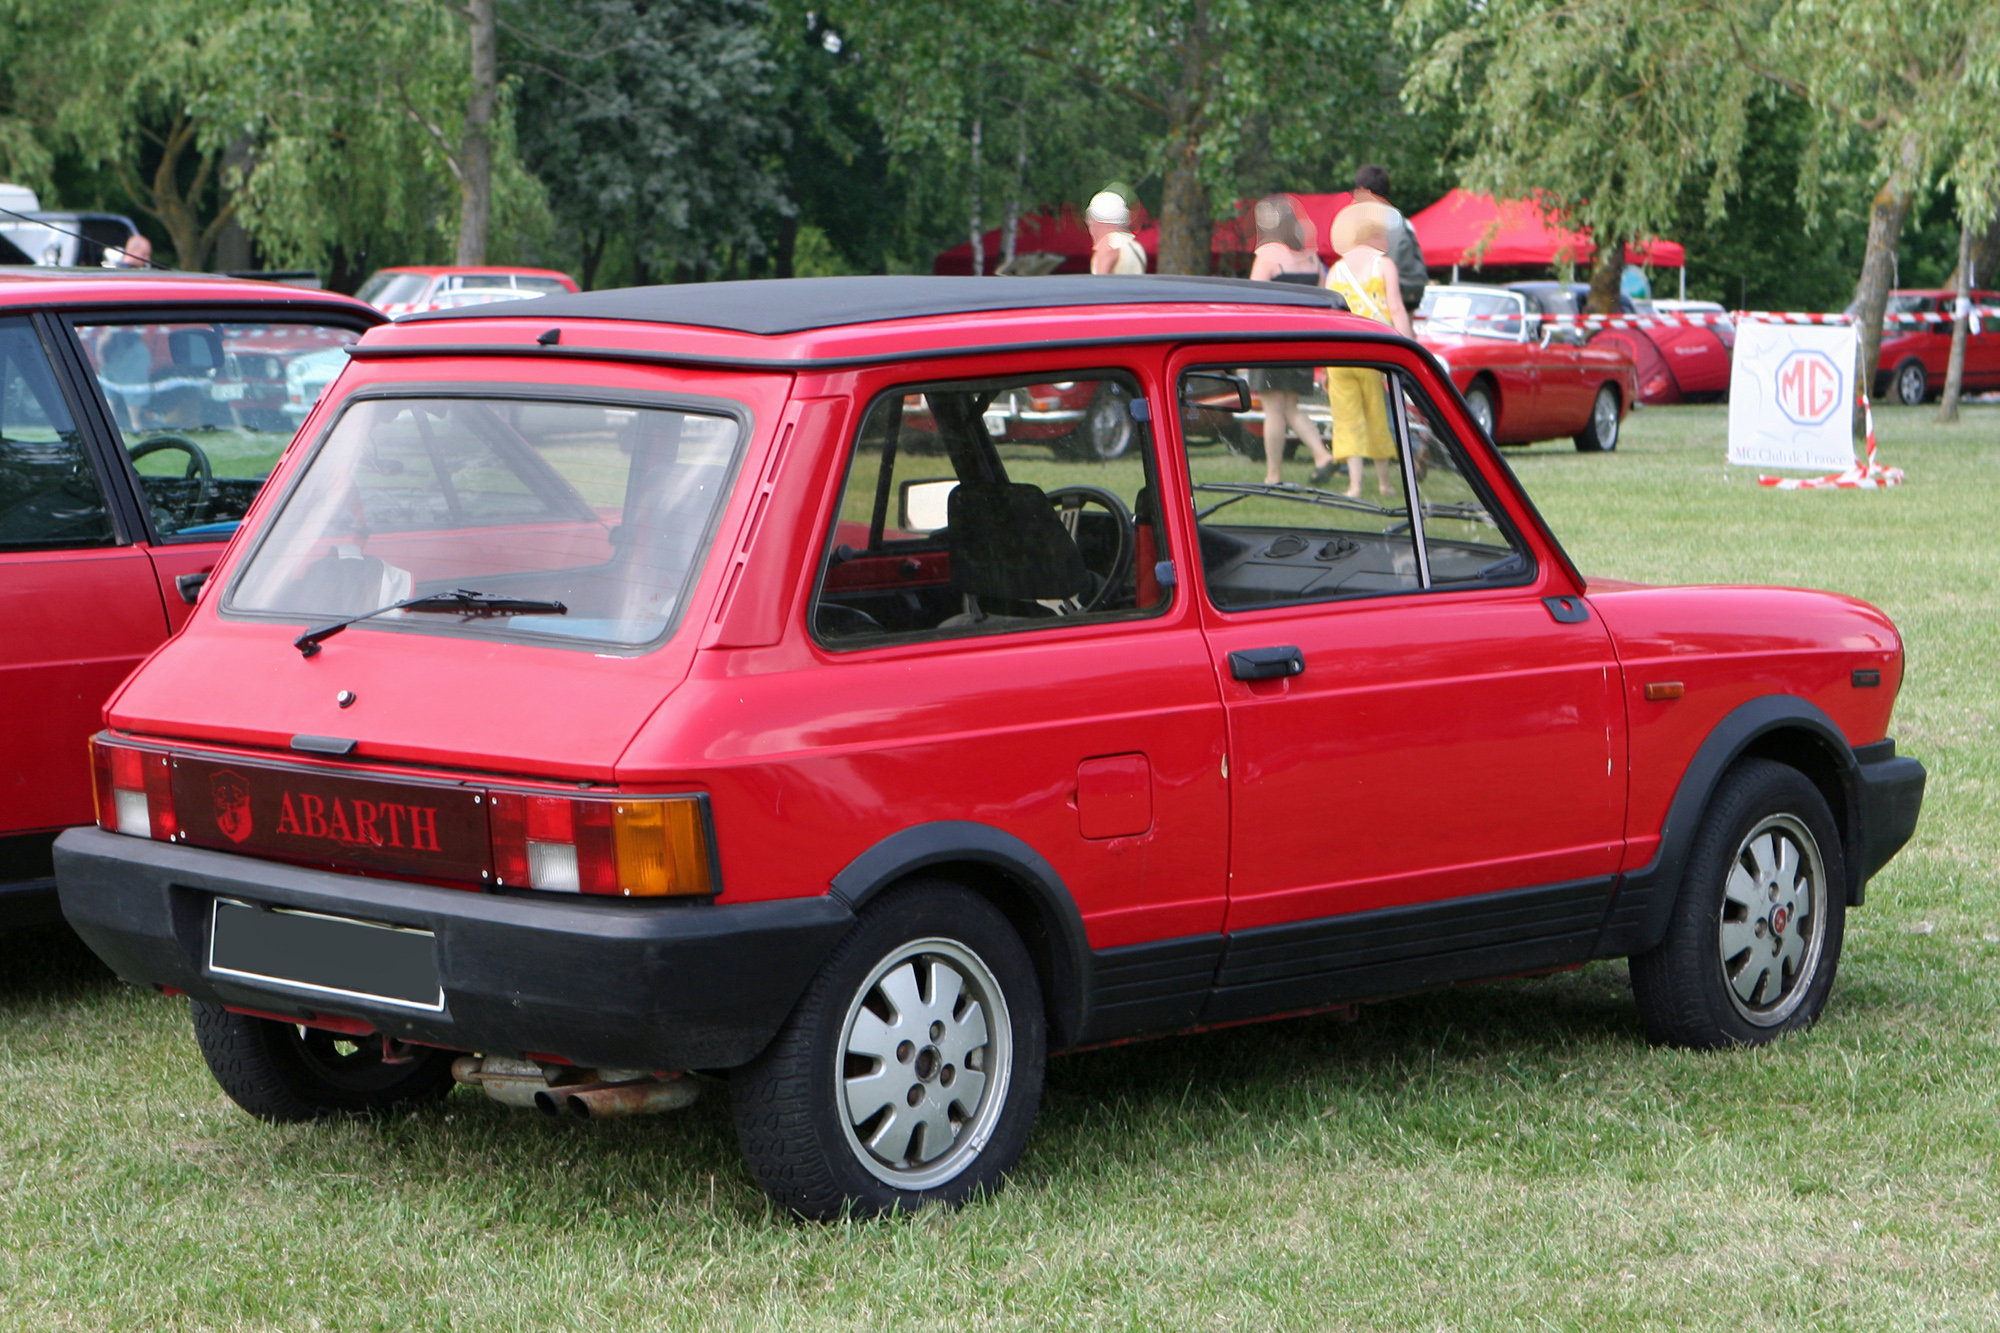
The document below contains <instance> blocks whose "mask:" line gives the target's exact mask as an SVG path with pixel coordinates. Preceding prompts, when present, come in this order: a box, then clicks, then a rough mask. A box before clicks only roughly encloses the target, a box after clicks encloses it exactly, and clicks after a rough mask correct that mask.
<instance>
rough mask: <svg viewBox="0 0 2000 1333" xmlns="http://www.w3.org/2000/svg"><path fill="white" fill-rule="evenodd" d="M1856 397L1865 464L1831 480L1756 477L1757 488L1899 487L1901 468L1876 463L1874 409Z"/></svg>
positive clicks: (1787, 489)
mask: <svg viewBox="0 0 2000 1333" xmlns="http://www.w3.org/2000/svg"><path fill="white" fill-rule="evenodd" d="M1856 397H1857V399H1858V400H1859V401H1860V403H1861V416H1862V421H1863V422H1864V424H1865V425H1866V426H1867V432H1868V458H1867V460H1866V461H1865V462H1860V463H1856V464H1855V465H1854V466H1853V467H1851V468H1849V469H1847V471H1845V472H1840V473H1836V474H1834V475H1833V476H1831V477H1759V478H1757V484H1758V485H1759V486H1769V487H1772V488H1774V489H1776V490H1780V491H1819V490H1835V489H1838V490H1860V491H1875V490H1884V489H1887V488H1888V487H1890V486H1900V485H1902V484H1903V469H1901V468H1899V467H1882V466H1881V465H1880V464H1878V463H1876V461H1875V408H1874V406H1873V404H1871V403H1870V402H1869V401H1868V395H1867V394H1865V393H1863V394H1857V395H1856Z"/></svg>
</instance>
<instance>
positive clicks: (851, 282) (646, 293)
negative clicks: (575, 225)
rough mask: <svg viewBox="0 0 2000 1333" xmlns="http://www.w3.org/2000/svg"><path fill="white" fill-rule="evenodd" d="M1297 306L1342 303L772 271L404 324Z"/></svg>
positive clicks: (1243, 289)
mask: <svg viewBox="0 0 2000 1333" xmlns="http://www.w3.org/2000/svg"><path fill="white" fill-rule="evenodd" d="M1218 302H1221V303H1226V304H1229V305H1269V306H1299V307H1304V308H1306V309H1318V310H1344V309H1346V308H1347V307H1346V304H1345V303H1344V302H1343V301H1341V299H1340V298H1339V297H1338V296H1337V295H1336V294H1334V293H1332V292H1329V291H1325V290H1323V289H1320V288H1316V287H1305V286H1300V285H1298V284H1295V283H1283V282H1248V281H1245V280H1243V279H1240V278H1181V277H1155V276H1151V275H1146V276H1140V275H1136V274H1135V275H1132V276H1128V277H1092V276H1089V275H1084V274H1076V275H1068V276H1061V277H1046V278H935V277H900V276H890V277H852V278H783V279H781V278H771V279H764V280H753V281H746V282H690V283H680V284H676V285H674V286H669V287H622V288H617V289H614V290H611V291H602V292H579V293H561V294H559V295H555V296H542V297H537V298H536V299H534V300H532V301H497V302H494V303H493V304H491V305H484V306H474V307H471V308H469V309H465V310H440V311H433V312H431V313H428V314H422V315H412V316H408V317H406V318H405V320H404V321H403V322H404V323H417V322H427V321H431V320H469V319H500V318H525V319H549V320H561V319H623V320H639V321H643V322H647V323H655V324H691V325H694V326H696V327H699V328H710V329H731V330H734V331H736V332H738V333H761V334H773V333H800V332H803V331H805V330H807V329H827V328H837V327H839V326H841V325H845V324H867V323H872V322H874V321H876V320H884V319H916V318H921V317H923V316H927V315H970V314H979V313H981V312H984V311H989V310H1032V309H1034V308H1036V307H1038V306H1092V305H1102V306H1109V305H1158V304H1161V303H1194V304H1201V305H1212V304H1215V303H1218Z"/></svg>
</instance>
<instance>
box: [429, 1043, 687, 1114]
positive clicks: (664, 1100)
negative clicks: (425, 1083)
mask: <svg viewBox="0 0 2000 1333" xmlns="http://www.w3.org/2000/svg"><path fill="white" fill-rule="evenodd" d="M451 1076H452V1077H453V1078H454V1079H456V1080H458V1081H459V1082H460V1083H464V1084H467V1085H468V1086H471V1087H476V1088H478V1089H479V1090H480V1091H481V1092H484V1093H485V1094H486V1095H487V1096H488V1097H491V1098H492V1099H493V1100H494V1101H496V1102H499V1103H501V1104H502V1105H504V1106H520V1107H532V1108H533V1109H535V1110H537V1111H540V1112H541V1113H542V1114H543V1115H547V1116H562V1115H569V1116H574V1117H575V1118H576V1119H578V1120H610V1119H614V1118H616V1117H619V1116H628V1115H651V1114H654V1113H656V1112H659V1111H674V1110H678V1109H680V1108H681V1107H683V1106H686V1105H688V1104H689V1103H690V1102H692V1101H694V1099H695V1098H696V1097H697V1096H699V1095H700V1092H701V1089H700V1088H699V1087H697V1086H696V1084H695V1081H694V1080H693V1079H691V1078H688V1077H687V1076H686V1075H684V1074H678V1073H675V1074H667V1075H664V1076H662V1075H655V1074H650V1073H647V1072H646V1071H645V1070H643V1069H578V1068H575V1067H574V1066H571V1065H546V1066H544V1065H540V1064H537V1063H535V1062H534V1061H532V1060H510V1059H508V1058H507V1057H505V1056H499V1055H484V1056H481V1055H461V1056H460V1057H459V1058H458V1059H456V1060H454V1061H452V1062H451Z"/></svg>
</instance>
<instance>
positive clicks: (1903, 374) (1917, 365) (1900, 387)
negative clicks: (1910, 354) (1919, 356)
mask: <svg viewBox="0 0 2000 1333" xmlns="http://www.w3.org/2000/svg"><path fill="white" fill-rule="evenodd" d="M1889 387H1890V388H1891V389H1892V390H1893V391H1894V392H1895V395H1896V401H1897V402H1899V403H1901V404H1902V405H1903V406H1904V407H1922V406H1923V404H1924V400H1925V399H1926V398H1929V397H1930V396H1931V377H1930V372H1929V371H1927V370H1925V369H1924V363H1923V362H1921V361H1905V362H1904V363H1903V364H1902V365H1900V366H1897V367H1896V374H1895V376H1894V377H1893V378H1892V379H1891V380H1890V386H1889Z"/></svg>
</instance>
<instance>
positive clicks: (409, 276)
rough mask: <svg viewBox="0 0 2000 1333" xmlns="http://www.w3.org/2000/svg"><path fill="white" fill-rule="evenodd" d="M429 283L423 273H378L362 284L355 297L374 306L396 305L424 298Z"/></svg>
mask: <svg viewBox="0 0 2000 1333" xmlns="http://www.w3.org/2000/svg"><path fill="white" fill-rule="evenodd" d="M429 282H430V279H429V278H428V277H426V276H425V275H423V274H421V273H386V272H385V273H377V274H376V275H375V276H374V277H372V278H370V279H368V281H366V282H364V283H362V284H361V290H360V291H358V292H356V293H354V297H355V299H356V300H358V301H366V302H367V303H368V304H369V305H372V306H385V305H396V304H398V303H400V302H404V301H414V300H416V299H417V298H418V297H419V296H422V295H423V294H424V287H425V286H426V285H427V284H428V283H429Z"/></svg>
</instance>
